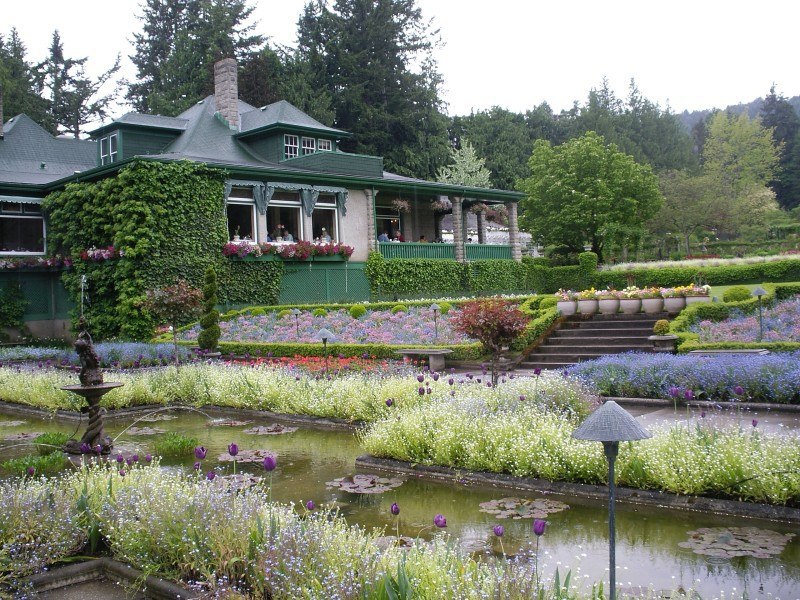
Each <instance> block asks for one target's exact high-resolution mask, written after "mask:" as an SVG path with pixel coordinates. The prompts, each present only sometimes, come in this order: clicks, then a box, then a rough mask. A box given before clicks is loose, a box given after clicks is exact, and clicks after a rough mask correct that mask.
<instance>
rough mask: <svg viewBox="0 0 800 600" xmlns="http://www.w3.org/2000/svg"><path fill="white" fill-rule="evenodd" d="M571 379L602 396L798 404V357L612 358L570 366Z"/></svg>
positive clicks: (797, 354)
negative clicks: (580, 382)
mask: <svg viewBox="0 0 800 600" xmlns="http://www.w3.org/2000/svg"><path fill="white" fill-rule="evenodd" d="M570 373H571V374H573V375H575V376H576V377H578V378H580V379H581V380H583V381H585V382H586V383H587V384H589V385H590V386H591V387H593V388H594V389H596V390H597V391H598V393H600V394H602V395H603V396H621V397H628V398H665V399H672V398H674V397H675V398H681V399H686V398H687V396H688V397H690V398H696V399H700V400H714V401H742V402H745V401H746V402H776V403H782V404H800V352H787V353H781V354H777V353H776V354H768V355H765V356H754V355H715V356H696V355H683V356H680V355H678V356H673V355H669V354H668V355H664V354H639V353H628V354H615V355H609V356H604V357H602V358H599V359H597V360H593V361H587V362H585V363H580V364H578V365H575V366H574V367H572V368H571V369H570ZM737 392H739V393H737Z"/></svg>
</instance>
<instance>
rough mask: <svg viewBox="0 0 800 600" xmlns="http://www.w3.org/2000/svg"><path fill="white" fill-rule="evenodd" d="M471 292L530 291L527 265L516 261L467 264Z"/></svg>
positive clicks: (486, 261) (481, 261)
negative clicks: (527, 284) (527, 282)
mask: <svg viewBox="0 0 800 600" xmlns="http://www.w3.org/2000/svg"><path fill="white" fill-rule="evenodd" d="M467 267H468V271H467V272H468V275H469V278H468V285H469V287H468V288H467V289H468V290H469V291H471V292H478V293H482V292H512V291H513V292H516V291H520V292H521V291H524V290H526V289H528V288H527V287H526V281H527V265H525V264H523V263H521V262H517V261H516V260H476V261H472V262H470V263H467Z"/></svg>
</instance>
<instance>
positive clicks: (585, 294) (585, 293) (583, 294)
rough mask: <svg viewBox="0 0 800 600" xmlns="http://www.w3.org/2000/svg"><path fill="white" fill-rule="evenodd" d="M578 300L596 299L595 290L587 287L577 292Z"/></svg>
mask: <svg viewBox="0 0 800 600" xmlns="http://www.w3.org/2000/svg"><path fill="white" fill-rule="evenodd" d="M578 300H597V290H596V289H594V288H589V289H588V290H581V291H580V292H578Z"/></svg>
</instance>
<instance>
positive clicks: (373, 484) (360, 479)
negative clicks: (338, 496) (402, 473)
mask: <svg viewBox="0 0 800 600" xmlns="http://www.w3.org/2000/svg"><path fill="white" fill-rule="evenodd" d="M403 481H404V480H403V479H401V478H399V477H380V476H379V475H365V474H358V475H349V476H347V477H339V478H338V479H334V480H333V481H328V482H326V483H325V485H326V486H327V487H328V489H334V488H338V489H340V490H341V491H343V492H349V493H351V494H382V493H384V492H388V491H389V490H391V489H394V488H396V487H399V486H401V485H402V484H403Z"/></svg>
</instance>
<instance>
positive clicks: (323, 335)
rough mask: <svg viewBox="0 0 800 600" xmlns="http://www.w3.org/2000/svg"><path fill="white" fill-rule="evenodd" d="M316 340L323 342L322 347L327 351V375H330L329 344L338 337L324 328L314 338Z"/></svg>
mask: <svg viewBox="0 0 800 600" xmlns="http://www.w3.org/2000/svg"><path fill="white" fill-rule="evenodd" d="M314 337H315V338H316V339H318V340H320V341H321V342H322V347H323V348H324V350H325V374H326V375H327V374H328V342H331V343H332V342H335V341H336V336H335V335H333V334H332V333H331V332H330V331H328V330H327V329H325V328H324V327H323V328H322V329H320V330H319V331H318V332H317V335H315V336H314Z"/></svg>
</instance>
